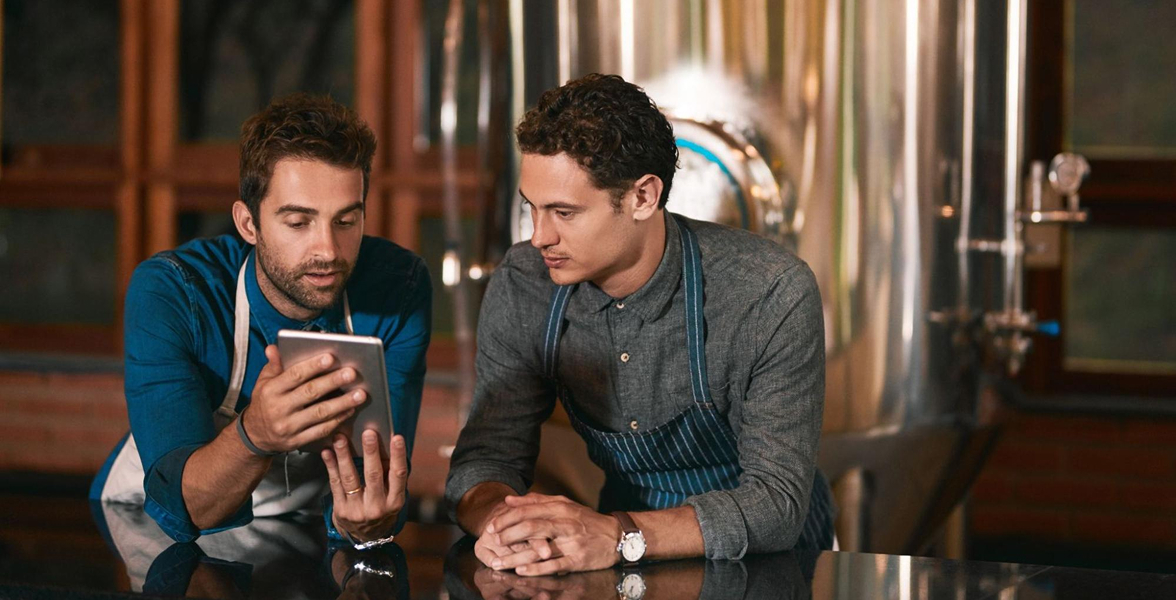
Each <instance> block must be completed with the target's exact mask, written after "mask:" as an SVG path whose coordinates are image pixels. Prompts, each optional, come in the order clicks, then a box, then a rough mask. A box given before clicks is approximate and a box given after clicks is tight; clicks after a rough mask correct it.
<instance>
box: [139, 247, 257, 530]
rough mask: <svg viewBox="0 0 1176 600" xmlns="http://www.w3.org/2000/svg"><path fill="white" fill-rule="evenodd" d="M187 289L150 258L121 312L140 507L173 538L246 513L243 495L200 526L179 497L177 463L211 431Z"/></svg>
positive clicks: (242, 518)
mask: <svg viewBox="0 0 1176 600" xmlns="http://www.w3.org/2000/svg"><path fill="white" fill-rule="evenodd" d="M188 292H189V290H187V289H186V287H185V284H184V281H183V278H182V275H181V273H180V271H179V269H178V268H177V267H176V266H175V265H172V264H171V263H169V262H168V261H167V260H166V259H161V258H156V259H152V260H149V261H147V262H144V263H143V264H142V265H140V266H139V267H138V268H137V269H135V273H134V275H133V276H132V278H131V283H130V287H129V288H128V289H127V297H126V309H125V313H124V345H125V352H126V357H125V372H126V377H125V389H124V391H125V393H126V398H127V416H128V418H129V420H130V425H131V434H132V435H133V436H134V438H135V444H136V446H137V448H138V451H139V458H140V460H142V463H143V470H144V477H143V491H144V495H145V497H144V509H145V510H146V512H147V514H148V515H150V516H151V517H152V518H153V519H155V522H156V523H158V524H159V526H160V528H161V529H163V531H164V533H166V534H167V535H169V536H170V537H171V538H172V539H175V540H177V541H180V542H187V541H192V540H194V539H196V537H198V536H200V535H201V534H207V533H214V532H216V531H221V530H223V529H229V528H232V527H237V526H240V525H244V524H246V523H248V522H250V521H251V520H252V519H253V509H252V506H250V505H249V503H248V502H247V503H245V505H244V506H242V507H241V509H240V510H238V511H237V512H236V513H235V514H234V515H233V516H231V517H230V518H229V519H227V520H226V521H224V522H223V523H221V524H220V525H218V526H217V527H216V528H213V529H208V530H203V531H202V530H200V529H198V528H197V527H196V526H195V525H194V524H193V523H192V518H191V516H190V515H189V514H188V509H187V507H186V505H185V504H184V495H183V474H184V466H185V465H186V464H187V462H188V458H189V457H190V456H192V453H193V452H195V451H196V450H197V449H199V448H200V447H201V446H203V445H205V444H207V443H208V442H209V441H211V440H212V439H213V437H215V436H216V429H215V426H214V425H213V417H212V410H211V408H210V407H211V400H210V399H209V397H208V392H207V388H206V386H205V382H204V380H203V378H202V377H201V376H200V369H199V366H198V365H197V360H196V356H198V352H197V346H196V345H197V344H198V343H199V339H198V338H197V336H195V335H194V332H195V331H196V326H195V322H194V319H195V311H194V310H193V308H192V304H191V298H190V296H189V293H188Z"/></svg>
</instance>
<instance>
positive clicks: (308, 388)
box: [300, 381, 318, 400]
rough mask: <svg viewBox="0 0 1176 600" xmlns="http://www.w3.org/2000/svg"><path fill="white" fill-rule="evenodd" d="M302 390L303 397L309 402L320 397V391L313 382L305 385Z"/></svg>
mask: <svg viewBox="0 0 1176 600" xmlns="http://www.w3.org/2000/svg"><path fill="white" fill-rule="evenodd" d="M300 389H301V390H302V395H303V396H304V397H305V398H306V399H307V400H314V399H315V398H317V397H318V389H317V387H316V386H315V385H314V382H313V381H311V382H308V383H305V384H303V385H302V387H301V388H300Z"/></svg>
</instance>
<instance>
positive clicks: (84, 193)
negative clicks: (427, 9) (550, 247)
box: [0, 0, 489, 368]
mask: <svg viewBox="0 0 1176 600" xmlns="http://www.w3.org/2000/svg"><path fill="white" fill-rule="evenodd" d="M181 1H182V0H119V7H118V9H119V52H120V56H119V67H120V82H119V94H120V97H119V118H120V124H119V139H118V143H117V145H116V146H113V147H101V148H95V147H83V146H76V147H75V146H44V147H42V146H38V147H31V146H30V147H22V148H18V149H17V154H16V158H17V160H15V161H14V163H13V164H11V165H6V166H5V169H4V172H3V177H2V178H0V207H6V208H7V207H27V206H37V207H45V206H50V207H55V208H101V209H105V210H111V211H113V212H114V213H115V218H116V223H117V227H118V232H117V234H116V239H117V248H116V252H117V258H116V261H117V262H116V272H117V278H118V281H117V282H116V286H115V290H116V295H117V297H116V299H115V307H116V313H117V314H116V317H115V321H114V323H113V324H111V325H99V326H91V325H72V324H36V325H32V324H20V323H0V352H17V353H19V352H55V353H62V354H97V355H108V356H114V355H119V354H121V353H122V306H123V302H124V297H125V293H126V287H127V284H128V283H129V281H130V277H131V274H132V272H133V271H134V268H135V266H136V265H138V264H139V262H141V261H142V260H144V259H145V258H147V257H149V256H151V255H152V254H154V253H155V252H158V251H161V250H166V249H170V248H173V247H175V245H176V243H177V241H178V240H177V224H178V220H179V215H180V214H181V213H188V212H197V213H220V212H221V211H228V210H229V209H230V206H231V201H229V200H227V199H232V198H236V195H237V172H238V162H237V161H238V154H237V152H238V151H237V147H236V144H232V143H229V144H226V143H216V144H188V143H181V142H180V141H179V118H178V114H179V113H178V111H179V96H178V94H179V91H178V90H179V82H178V78H179V71H180V68H179V66H180V65H179V38H180V13H181V10H180V9H181V5H180V2H181ZM421 6H422V5H421V0H356V5H355V18H356V35H355V37H356V40H355V43H356V52H355V60H356V65H355V69H356V70H355V73H356V77H355V80H356V91H355V108H356V110H357V112H358V113H359V114H360V116H361V117H362V118H363V119H364V120H365V121H367V123H368V124H369V125H370V126H371V127H372V129H373V131H374V132H375V133H376V137H377V139H378V140H379V142H380V143H379V147H378V150H377V153H376V157H375V159H374V161H373V165H372V174H371V179H370V187H369V192H368V199H367V208H366V210H367V219H366V227H365V232H366V233H368V234H370V235H378V236H384V237H387V238H390V239H392V240H393V241H395V242H397V243H398V244H400V245H402V246H404V247H406V248H409V249H410V250H414V251H415V250H417V249H419V247H420V244H419V241H420V240H419V236H420V220H421V219H422V218H427V217H433V216H437V215H439V214H440V213H441V205H440V196H441V194H440V193H439V190H440V189H441V181H442V178H441V169H440V161H439V156H438V151H437V149H436V148H431V149H427V150H423V151H422V150H419V149H418V148H416V147H415V146H414V144H413V140H414V138H415V136H416V134H417V132H418V130H419V126H418V122H417V120H418V119H419V118H420V117H419V115H420V114H421V113H420V110H419V109H420V107H418V106H416V104H417V102H418V98H421V97H422V95H421V94H420V93H419V89H418V88H419V86H421V85H423V84H424V83H423V76H424V74H423V73H422V72H421V71H422V61H421V53H422V51H423V46H422V43H423V39H422V38H423V35H424V32H423V27H422V22H421V20H422V15H421ZM22 155H23V156H27V157H33V158H35V160H21V156H22ZM476 159H477V157H476V154H475V150H474V149H473V148H462V149H461V150H460V151H459V162H460V165H461V173H462V175H461V177H460V178H459V183H460V185H461V188H462V192H463V195H464V196H467V197H472V196H475V195H476V194H478V193H481V192H482V191H483V187H484V185H485V184H484V183H483V182H486V181H489V178H488V177H481V176H480V174H479V173H478V172H477V169H476V164H477V161H476ZM476 210H477V203H473V202H469V203H463V212H464V213H465V214H467V215H473V214H474V212H475V211H476ZM428 361H429V365H430V367H432V368H436V367H440V368H447V367H448V368H452V367H453V366H454V365H455V364H456V350H455V344H454V342H453V341H452V340H449V339H445V338H440V339H434V341H433V344H432V346H431V347H430V350H429V356H428Z"/></svg>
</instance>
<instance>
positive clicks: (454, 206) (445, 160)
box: [441, 0, 474, 417]
mask: <svg viewBox="0 0 1176 600" xmlns="http://www.w3.org/2000/svg"><path fill="white" fill-rule="evenodd" d="M463 5H464V2H463V1H462V0H450V2H449V12H448V14H447V15H446V17H445V39H444V43H443V48H444V54H443V62H442V71H441V184H442V197H441V202H442V209H443V210H444V216H445V220H444V224H445V255H444V259H443V263H442V274H441V276H442V281H443V282H444V284H445V288H446V289H447V290H449V293H450V294H451V296H452V299H453V337H454V341H455V342H456V345H457V361H458V406H459V407H468V406H469V405H470V402H471V401H472V398H473V391H474V335H473V330H472V326H471V323H470V321H471V319H470V314H469V312H470V311H469V306H470V302H469V285H468V283H467V278H466V276H465V273H464V272H463V271H464V267H463V262H462V256H463V255H464V254H463V252H462V231H461V199H460V198H459V196H458V193H459V192H458V183H457V175H458V174H457V170H458V165H457V69H458V60H459V58H460V57H461V45H462V30H463V27H464V25H465V14H464V6H463ZM464 413H465V411H464V410H463V411H462V414H461V417H464Z"/></svg>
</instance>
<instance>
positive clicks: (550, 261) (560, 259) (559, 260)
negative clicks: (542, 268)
mask: <svg viewBox="0 0 1176 600" xmlns="http://www.w3.org/2000/svg"><path fill="white" fill-rule="evenodd" d="M566 262H568V257H566V256H544V257H543V264H545V265H547V268H548V269H558V268H560V267H562V266H563V265H564V263H566Z"/></svg>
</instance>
